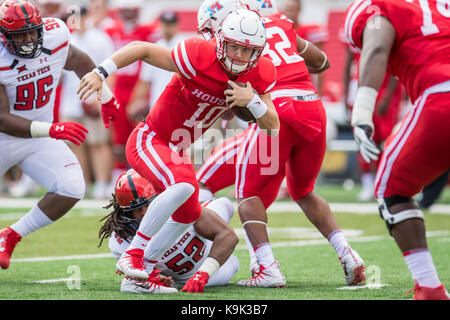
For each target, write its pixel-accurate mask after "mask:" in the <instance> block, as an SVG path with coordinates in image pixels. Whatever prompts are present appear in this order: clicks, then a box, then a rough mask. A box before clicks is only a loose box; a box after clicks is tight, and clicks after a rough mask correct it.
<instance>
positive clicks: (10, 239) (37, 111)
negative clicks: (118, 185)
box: [0, 0, 116, 269]
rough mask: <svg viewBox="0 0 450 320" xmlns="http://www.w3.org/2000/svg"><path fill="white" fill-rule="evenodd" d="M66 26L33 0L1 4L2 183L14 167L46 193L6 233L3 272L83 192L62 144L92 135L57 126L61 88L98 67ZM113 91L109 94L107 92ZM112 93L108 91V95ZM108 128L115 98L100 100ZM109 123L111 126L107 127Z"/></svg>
mask: <svg viewBox="0 0 450 320" xmlns="http://www.w3.org/2000/svg"><path fill="white" fill-rule="evenodd" d="M69 38H70V33H69V30H68V28H67V26H66V25H65V23H64V22H63V21H61V20H59V19H56V18H46V19H43V18H42V17H41V16H40V14H39V11H38V10H37V9H36V7H35V6H34V5H33V4H32V3H31V2H29V1H27V0H14V1H13V0H5V1H3V2H1V4H0V150H1V156H0V176H2V175H3V174H4V173H5V172H6V171H7V170H8V169H9V168H11V167H12V166H15V165H17V166H19V167H20V168H21V169H22V170H23V172H24V173H25V174H27V175H28V176H30V177H31V178H32V179H33V180H35V181H36V182H38V183H39V184H41V185H42V186H44V187H45V188H46V189H47V190H48V193H46V194H45V195H44V196H43V197H42V199H41V200H40V201H39V202H38V204H37V205H35V206H34V207H33V208H32V209H31V210H30V211H29V212H28V213H27V214H26V215H25V216H24V217H22V218H21V219H20V220H19V221H18V222H16V223H14V224H12V225H11V226H9V227H6V228H4V229H2V230H0V267H2V268H3V269H6V268H8V267H9V264H10V257H11V254H12V252H13V250H14V248H15V246H16V244H17V243H18V242H19V241H20V240H21V239H22V238H23V237H25V236H26V235H28V234H30V233H32V232H34V231H36V230H38V229H41V228H43V227H45V226H47V225H49V224H51V223H52V222H54V221H55V220H57V219H59V218H60V217H62V216H63V215H64V214H66V213H67V212H68V211H69V210H70V209H71V208H72V207H73V206H74V205H75V204H76V203H77V202H78V201H79V200H80V199H81V198H83V196H84V192H85V182H84V179H83V172H82V170H81V167H80V164H79V162H78V160H77V158H76V156H75V155H74V154H73V153H72V151H71V150H70V149H69V147H68V146H67V145H66V144H65V143H64V142H63V141H59V140H70V141H72V142H74V143H76V144H78V145H79V144H80V143H82V142H83V141H84V140H85V138H86V133H87V130H86V128H84V127H83V126H82V125H80V124H78V123H74V122H61V123H53V111H54V101H55V89H56V86H57V85H58V82H59V78H60V76H61V73H62V70H63V69H66V70H71V71H74V72H75V73H76V74H77V75H78V76H79V77H80V78H81V77H83V76H84V75H85V74H86V73H87V72H89V71H90V70H92V67H95V64H94V62H93V61H92V59H90V58H89V56H87V55H86V54H85V53H84V52H82V51H80V50H79V49H77V48H75V47H73V46H72V45H70V44H69ZM107 92H108V90H107ZM109 93H110V91H109ZM101 98H102V100H103V101H102V116H103V119H104V121H108V120H110V119H112V118H114V115H115V110H116V105H115V99H114V97H112V94H110V95H108V98H109V99H108V101H107V102H106V100H107V97H106V96H105V95H103V96H102V97H101ZM105 119H106V120H105Z"/></svg>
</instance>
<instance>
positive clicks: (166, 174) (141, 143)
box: [126, 123, 202, 223]
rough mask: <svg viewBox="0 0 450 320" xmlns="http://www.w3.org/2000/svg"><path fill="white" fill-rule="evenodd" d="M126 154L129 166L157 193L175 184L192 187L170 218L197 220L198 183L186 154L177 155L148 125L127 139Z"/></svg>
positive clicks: (188, 221) (170, 145) (198, 209)
mask: <svg viewBox="0 0 450 320" xmlns="http://www.w3.org/2000/svg"><path fill="white" fill-rule="evenodd" d="M126 155H127V160H128V162H129V163H130V165H131V167H132V168H133V169H134V170H136V172H137V173H139V174H140V175H141V176H142V177H144V178H145V179H147V180H148V181H150V182H151V184H152V185H153V188H154V189H155V191H156V193H157V194H159V193H161V192H163V191H164V190H165V189H166V188H167V187H168V186H171V185H173V184H175V183H180V182H186V183H189V184H191V185H192V186H194V187H195V192H194V193H193V194H192V195H191V196H190V197H189V199H188V200H187V201H186V202H185V203H184V204H183V205H182V206H181V207H179V208H178V209H177V210H176V211H175V212H174V213H173V215H172V219H173V220H175V221H176V222H180V223H191V222H194V221H196V220H197V219H198V218H199V217H200V214H201V210H202V209H201V206H200V203H199V201H198V189H199V187H198V182H197V179H196V177H195V170H194V166H193V165H192V163H191V161H190V159H189V156H187V154H186V153H184V155H183V156H182V155H180V153H179V152H177V150H176V149H175V148H174V146H173V145H172V144H171V143H169V142H167V141H166V140H164V139H162V138H161V137H159V136H158V134H157V133H156V132H155V131H154V130H153V129H152V128H151V127H149V126H148V125H147V124H145V123H140V124H138V125H137V126H136V128H135V129H134V130H133V132H132V133H131V135H130V137H129V139H128V142H127V146H126Z"/></svg>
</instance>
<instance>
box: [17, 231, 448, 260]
mask: <svg viewBox="0 0 450 320" xmlns="http://www.w3.org/2000/svg"><path fill="white" fill-rule="evenodd" d="M449 235H450V231H446V230H442V231H430V232H427V237H428V238H432V237H446V236H449ZM388 239H390V237H389V236H388V235H382V236H365V237H348V238H347V240H348V241H349V242H352V243H353V242H372V241H380V240H388ZM323 244H328V240H326V239H313V240H298V241H284V242H272V243H271V245H272V247H273V248H279V247H287V246H289V247H304V246H314V245H323ZM236 249H237V250H247V249H248V248H247V245H240V246H237V247H236ZM112 257H113V256H112V255H111V253H97V254H83V255H72V256H59V257H34V258H17V259H11V262H46V261H61V260H85V259H101V258H112Z"/></svg>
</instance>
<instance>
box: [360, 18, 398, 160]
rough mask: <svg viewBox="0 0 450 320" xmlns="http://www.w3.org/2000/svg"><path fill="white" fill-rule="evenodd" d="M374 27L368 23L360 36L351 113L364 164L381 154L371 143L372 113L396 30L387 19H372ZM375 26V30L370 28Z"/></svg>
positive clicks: (372, 130) (372, 131)
mask: <svg viewBox="0 0 450 320" xmlns="http://www.w3.org/2000/svg"><path fill="white" fill-rule="evenodd" d="M372 19H378V21H376V23H369V22H370V20H369V21H368V23H367V26H366V28H365V29H364V32H363V47H362V51H361V59H360V64H359V87H358V91H357V93H356V98H355V102H354V105H353V112H352V126H353V128H354V131H353V133H354V136H355V141H356V142H357V143H358V146H359V150H360V152H361V155H362V156H363V158H364V160H365V161H366V162H371V161H372V160H377V159H378V154H379V153H380V151H379V150H378V148H377V147H376V145H375V143H374V142H373V141H372V137H373V134H374V125H373V120H372V118H373V112H374V110H375V104H376V100H377V97H378V90H379V89H380V87H381V85H382V83H383V80H384V77H385V75H386V69H387V64H388V60H389V55H390V52H391V49H392V46H393V44H394V41H395V29H394V27H393V26H392V24H391V23H390V22H389V20H387V19H386V18H384V17H382V16H375V17H373V18H372ZM372 25H376V27H371V26H372Z"/></svg>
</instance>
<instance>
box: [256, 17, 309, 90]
mask: <svg viewBox="0 0 450 320" xmlns="http://www.w3.org/2000/svg"><path fill="white" fill-rule="evenodd" d="M263 21H264V26H265V27H266V36H267V46H266V48H265V50H264V52H263V56H265V57H267V58H269V59H271V60H272V62H273V64H274V65H275V67H276V69H277V83H276V84H275V87H274V89H273V92H272V95H273V97H274V96H276V95H277V93H278V92H288V91H285V90H303V91H313V92H316V93H317V90H316V89H315V88H314V85H313V84H312V82H311V78H310V76H309V73H308V68H307V67H306V63H305V60H304V59H303V58H302V57H301V56H300V55H299V54H298V50H297V33H296V31H295V28H294V23H293V22H292V21H291V20H289V19H288V18H287V17H286V16H285V15H283V14H280V13H276V14H273V15H270V16H268V17H264V18H263ZM279 90H283V91H279ZM290 92H293V91H290ZM274 93H275V94H274ZM287 95H290V96H293V95H303V94H302V93H301V92H298V93H295V94H287Z"/></svg>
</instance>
